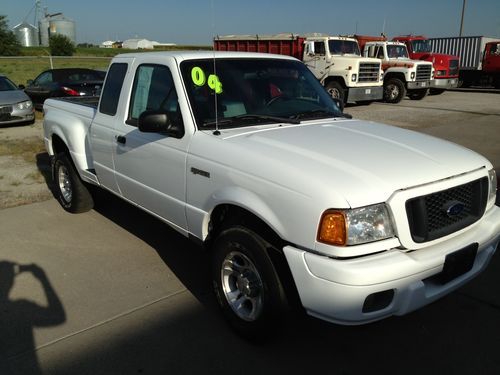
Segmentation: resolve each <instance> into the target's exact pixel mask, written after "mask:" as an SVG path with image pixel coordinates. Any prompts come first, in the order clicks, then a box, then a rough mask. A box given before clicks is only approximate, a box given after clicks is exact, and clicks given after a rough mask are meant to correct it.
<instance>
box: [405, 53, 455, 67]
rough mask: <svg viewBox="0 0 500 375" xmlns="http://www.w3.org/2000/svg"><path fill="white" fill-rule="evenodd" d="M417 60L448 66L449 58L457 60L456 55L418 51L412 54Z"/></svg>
mask: <svg viewBox="0 0 500 375" xmlns="http://www.w3.org/2000/svg"><path fill="white" fill-rule="evenodd" d="M414 55H415V57H416V58H417V59H418V60H424V61H430V62H432V63H437V64H441V65H443V66H448V62H449V61H450V60H458V56H452V55H444V54H442V53H433V52H432V53H418V54H414Z"/></svg>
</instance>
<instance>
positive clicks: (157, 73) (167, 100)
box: [127, 64, 182, 126]
mask: <svg viewBox="0 0 500 375" xmlns="http://www.w3.org/2000/svg"><path fill="white" fill-rule="evenodd" d="M144 111H163V112H166V113H167V115H168V119H169V120H170V122H171V123H174V124H176V125H181V122H182V116H181V113H180V109H179V102H178V99H177V92H176V91H175V86H174V81H173V79H172V74H171V73H170V70H169V69H168V68H167V67H166V66H164V65H151V64H145V65H140V66H139V67H138V68H137V71H136V74H135V78H134V86H133V87H132V97H131V99H130V109H129V116H128V120H127V124H129V125H133V126H137V123H138V119H139V116H140V115H141V113H143V112H144Z"/></svg>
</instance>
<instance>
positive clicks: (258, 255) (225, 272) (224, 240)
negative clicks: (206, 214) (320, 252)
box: [211, 226, 286, 340]
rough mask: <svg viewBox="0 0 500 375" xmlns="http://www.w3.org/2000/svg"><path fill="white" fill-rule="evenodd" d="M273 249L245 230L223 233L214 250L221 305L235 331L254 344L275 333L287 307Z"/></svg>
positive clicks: (215, 282)
mask: <svg viewBox="0 0 500 375" xmlns="http://www.w3.org/2000/svg"><path fill="white" fill-rule="evenodd" d="M269 246H270V245H269V244H268V243H267V242H266V241H265V240H264V239H262V238H261V237H260V236H259V235H258V234H256V233H255V232H253V231H251V230H249V229H247V228H245V227H242V226H234V227H231V228H229V229H226V230H224V231H222V232H221V233H220V235H219V236H218V237H217V239H216V240H215V243H214V246H213V254H212V255H213V256H212V270H211V275H212V284H213V287H214V291H215V295H216V297H217V302H218V303H219V305H220V307H221V309H222V312H223V314H224V317H225V318H226V320H227V321H228V322H229V324H230V325H231V326H232V327H233V328H234V329H235V331H236V332H237V333H238V334H240V335H241V336H243V337H245V338H247V339H250V340H259V339H263V338H265V337H266V336H267V335H268V334H272V333H273V332H275V331H276V329H277V328H278V326H279V322H278V321H277V319H276V318H277V317H278V316H279V315H280V313H282V312H283V311H284V310H285V307H286V297H285V292H284V289H283V286H282V284H281V282H280V280H279V278H278V275H277V273H276V271H275V269H274V266H273V264H272V262H271V259H270V258H269V255H268V253H267V247H269Z"/></svg>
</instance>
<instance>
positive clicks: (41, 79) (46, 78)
mask: <svg viewBox="0 0 500 375" xmlns="http://www.w3.org/2000/svg"><path fill="white" fill-rule="evenodd" d="M51 82H52V72H45V73H42V74H40V75H39V76H38V78H37V79H36V80H35V82H34V83H35V85H43V84H45V83H51Z"/></svg>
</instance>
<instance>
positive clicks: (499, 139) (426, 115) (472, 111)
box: [0, 92, 500, 209]
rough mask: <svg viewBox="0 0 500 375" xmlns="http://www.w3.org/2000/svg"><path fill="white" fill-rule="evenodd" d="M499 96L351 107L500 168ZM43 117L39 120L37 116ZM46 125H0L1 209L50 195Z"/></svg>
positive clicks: (457, 95)
mask: <svg viewBox="0 0 500 375" xmlns="http://www.w3.org/2000/svg"><path fill="white" fill-rule="evenodd" d="M499 99H500V93H478V92H445V93H444V94H442V95H437V96H428V97H426V98H425V99H423V100H421V101H414V100H409V99H406V100H404V101H402V102H401V103H399V104H396V105H393V104H384V103H373V104H371V105H369V106H349V107H347V108H346V112H348V113H351V114H352V115H353V116H354V117H355V118H360V119H365V120H371V121H376V122H383V123H387V124H391V125H395V126H399V127H404V128H408V129H412V130H416V131H420V132H424V133H427V134H430V135H434V136H437V137H440V138H443V139H447V140H450V141H452V142H455V143H458V144H461V145H463V146H465V147H468V148H470V149H472V150H474V151H477V152H479V153H481V154H482V155H484V156H486V157H487V158H488V159H489V160H490V161H491V162H492V163H493V165H494V166H495V168H497V170H498V169H500V147H499V144H500V106H499V105H498V103H499ZM39 117H40V116H39ZM47 181H50V171H49V159H48V156H47V154H46V153H45V150H44V146H43V135H42V122H41V120H40V119H38V120H37V121H36V123H35V124H34V125H30V126H12V127H0V209H1V208H6V207H12V206H17V205H21V204H27V203H32V202H38V201H42V200H46V199H49V198H51V197H52V194H51V192H50V189H49V188H48V186H47Z"/></svg>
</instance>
